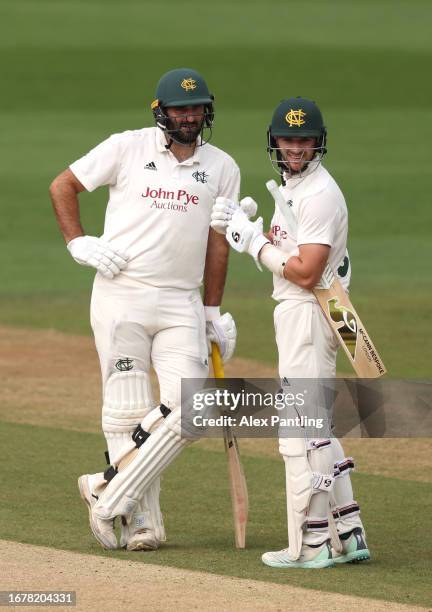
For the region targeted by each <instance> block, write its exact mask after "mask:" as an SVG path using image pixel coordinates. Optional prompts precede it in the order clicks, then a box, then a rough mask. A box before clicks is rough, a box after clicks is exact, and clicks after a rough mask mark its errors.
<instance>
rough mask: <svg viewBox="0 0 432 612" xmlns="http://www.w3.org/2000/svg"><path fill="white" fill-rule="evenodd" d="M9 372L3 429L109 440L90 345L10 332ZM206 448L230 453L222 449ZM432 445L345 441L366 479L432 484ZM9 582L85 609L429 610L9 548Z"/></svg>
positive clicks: (256, 372) (253, 372)
mask: <svg viewBox="0 0 432 612" xmlns="http://www.w3.org/2000/svg"><path fill="white" fill-rule="evenodd" d="M0 368H1V371H2V374H3V376H2V386H1V389H0V420H4V421H12V422H17V423H29V424H35V425H44V426H51V427H56V428H58V427H61V428H65V429H74V430H80V431H91V432H95V431H99V420H100V400H99V395H100V385H99V373H98V362H97V356H96V354H95V351H94V348H93V344H92V340H91V339H90V338H87V337H77V336H69V335H66V334H61V333H59V332H54V331H34V330H22V329H13V328H1V329H0ZM226 370H227V372H226V374H227V376H247V377H253V376H255V377H259V376H262V377H265V376H269V377H270V376H273V375H274V374H275V372H274V370H272V369H271V368H269V367H267V366H263V365H262V364H259V363H256V362H250V361H247V360H243V359H233V360H232V362H231V364H230V365H229V367H227V368H226ZM155 384H156V383H155ZM200 444H202V445H204V446H206V447H208V448H212V449H213V450H216V449H217V450H220V452H223V449H222V443H221V441H220V440H208V441H202V442H200ZM428 446H429V444H428V440H427V439H424V440H423V439H404V440H392V439H388V440H364V439H363V440H356V439H350V440H348V439H347V440H345V441H344V447H345V450H346V453H347V454H353V455H354V456H355V458H356V460H357V467H358V469H359V470H361V471H364V472H369V473H371V474H382V475H386V476H396V477H398V478H406V479H409V480H418V481H430V480H431V478H432V476H431V473H430V470H428V469H427V468H428V467H429V466H430V457H429V452H428ZM241 449H242V452H243V453H245V454H246V453H248V454H253V455H259V454H268V455H269V454H271V455H274V456H276V455H277V449H276V444H275V441H274V440H260V441H256V440H255V441H248V440H242V441H241ZM0 576H1V578H0V590H2V589H3V590H9V589H14V590H17V589H23V590H25V589H27V590H30V589H37V590H45V589H55V588H58V589H63V590H67V589H69V590H75V591H77V600H78V608H81V609H83V610H101V609H105V610H110V609H118V608H119V607H121V609H128V608H129V607H130V608H132V607H134V609H144V608H145V609H148V608H152V609H154V610H165V609H167V607H168V605H169V607H175V608H177V609H178V610H186V609H189V610H190V609H199V608H202V607H203V606H202V602H203V601H206V606H205V607H206V609H211V610H216V609H218V610H282V609H286V607H287V605H289V606H290V607H291V606H292V607H293V608H294V609H296V610H311V609H332V610H341V611H342V610H347V609H349V608H352V607H355V608H356V609H357V610H368V611H371V610H377V611H378V610H414V609H422V608H414V607H412V606H403V605H398V604H394V603H386V602H382V601H376V600H367V599H360V598H357V597H346V596H342V595H336V594H331V593H322V592H319V591H311V590H309V589H308V590H303V589H299V588H297V587H292V586H289V585H286V586H281V585H276V584H270V583H263V582H256V581H252V580H241V579H237V578H226V577H220V576H215V575H213V574H206V573H203V572H192V571H185V570H179V569H174V568H166V567H161V566H158V565H147V564H146V565H145V566H143V565H142V564H141V563H134V562H130V561H126V560H125V561H121V560H114V559H113V560H110V559H107V558H101V557H94V556H91V555H81V554H77V553H70V552H64V551H58V550H53V549H50V548H43V547H35V546H29V545H24V544H15V543H11V542H5V541H0ZM167 585H169V588H168V586H167ZM140 589H143V592H144V594H145V599H144V600H142V601H143V603H142V605H140V604H137V593H139V590H140ZM167 592H169V600H168V599H167ZM168 601H169V604H168ZM26 609H33V608H30V607H27V608H26ZM35 609H36V608H35ZM38 609H39V608H38Z"/></svg>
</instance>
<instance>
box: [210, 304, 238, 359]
mask: <svg viewBox="0 0 432 612" xmlns="http://www.w3.org/2000/svg"><path fill="white" fill-rule="evenodd" d="M204 311H205V315H206V336H207V345H208V350H209V355H210V353H211V343H212V342H215V343H216V344H217V345H218V347H219V351H220V354H221V358H222V361H223V362H224V363H225V362H226V361H228V360H229V359H231V357H232V356H233V353H234V350H235V346H236V340H237V328H236V324H235V322H234V319H233V318H232V316H231V315H230V313H229V312H226V313H225V314H224V315H222V316H221V314H220V309H219V306H205V307H204Z"/></svg>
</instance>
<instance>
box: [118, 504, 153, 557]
mask: <svg viewBox="0 0 432 612" xmlns="http://www.w3.org/2000/svg"><path fill="white" fill-rule="evenodd" d="M146 518H147V517H146V515H145V514H142V513H136V514H134V515H133V516H132V519H131V521H130V523H129V524H128V523H127V521H126V519H125V517H124V516H122V522H121V535H120V546H121V548H126V549H127V550H131V551H133V550H136V551H139V550H157V549H158V548H159V546H160V540H159V539H158V537H157V536H156V533H155V532H154V530H153V529H151V528H149V527H145V524H146Z"/></svg>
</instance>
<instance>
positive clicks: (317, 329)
mask: <svg viewBox="0 0 432 612" xmlns="http://www.w3.org/2000/svg"><path fill="white" fill-rule="evenodd" d="M274 324H275V332H276V343H277V347H278V353H279V376H280V378H283V377H286V378H288V379H290V378H291V379H293V378H334V377H335V376H336V354H337V349H338V342H337V340H336V338H335V336H334V334H333V331H332V329H331V328H330V325H329V324H328V322H327V320H326V318H325V317H324V314H323V313H322V311H321V308H320V306H319V304H318V303H317V302H312V301H310V302H299V301H297V300H284V301H282V302H280V303H279V304H278V306H276V308H275V311H274ZM282 447H283V445H282ZM331 449H332V464H334V463H336V462H341V461H342V460H343V458H344V453H343V449H342V446H341V444H340V442H339V441H338V440H336V439H333V440H332V444H331ZM309 456H310V457H309V460H310V462H311V465H312V469H313V470H314V471H315V470H317V471H320V470H321V471H323V472H325V471H326V467H330V468H333V465H331V466H326V465H325V460H324V456H323V457H322V459H321V458H320V451H312V452H310V453H309ZM320 463H321V464H322V465H320ZM329 503H330V506H331V507H332V509H333V510H334V511H335V512H334V514H335V520H336V525H337V528H338V532H339V533H340V534H343V533H346V532H348V531H351V529H354V527H358V526H360V527H362V523H361V520H360V517H359V515H358V506H357V504H356V502H354V500H353V491H352V486H351V479H350V477H349V472H348V471H347V472H346V473H345V475H344V476H343V477H341V478H337V479H336V480H335V482H334V486H333V490H332V492H331V495H330V496H329V495H328V494H327V493H326V492H319V493H316V494H314V495H313V496H312V501H311V505H310V509H309V514H310V516H313V517H314V518H318V519H319V518H321V517H322V518H323V519H324V517H325V516H327V515H328V506H329ZM338 510H341V511H343V512H346V513H345V514H343V515H342V516H340V517H337V516H336V515H337V513H338ZM351 510H352V512H351ZM304 541H305V543H308V544H314V543H317V542H319V541H322V534H320V533H319V532H316V533H314V531H313V530H311V531H310V532H306V533H305V539H304Z"/></svg>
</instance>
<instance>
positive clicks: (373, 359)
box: [313, 277, 387, 378]
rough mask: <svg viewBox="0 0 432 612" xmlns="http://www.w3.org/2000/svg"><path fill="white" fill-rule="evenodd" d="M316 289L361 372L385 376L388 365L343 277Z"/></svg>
mask: <svg viewBox="0 0 432 612" xmlns="http://www.w3.org/2000/svg"><path fill="white" fill-rule="evenodd" d="M313 293H314V295H315V297H316V299H317V300H318V303H319V305H320V306H321V310H322V311H323V313H324V316H325V317H326V319H327V321H328V322H329V324H330V326H331V328H332V330H333V333H334V334H335V336H336V338H337V340H338V342H339V344H340V345H341V347H342V348H343V350H344V351H345V354H346V356H347V357H348V359H349V361H350V363H351V365H352V367H353V368H354V370H355V372H356V374H357V376H358V377H359V378H379V377H380V376H383V375H384V374H385V373H386V372H387V370H386V367H385V365H384V363H383V361H382V359H381V357H380V356H379V354H378V351H377V350H376V348H375V346H374V344H373V342H372V340H371V338H370V336H369V334H368V332H367V331H366V328H365V326H364V325H363V323H362V321H361V319H360V317H359V316H358V314H357V312H356V311H355V309H354V306H353V305H352V304H351V300H350V299H349V297H348V294H347V293H346V291H345V290H344V288H343V287H342V285H341V284H340V282H339V280H338V279H337V278H336V277H334V278H333V282H332V283H331V285H330V287H329V288H328V289H318V288H315V289H314V290H313Z"/></svg>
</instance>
